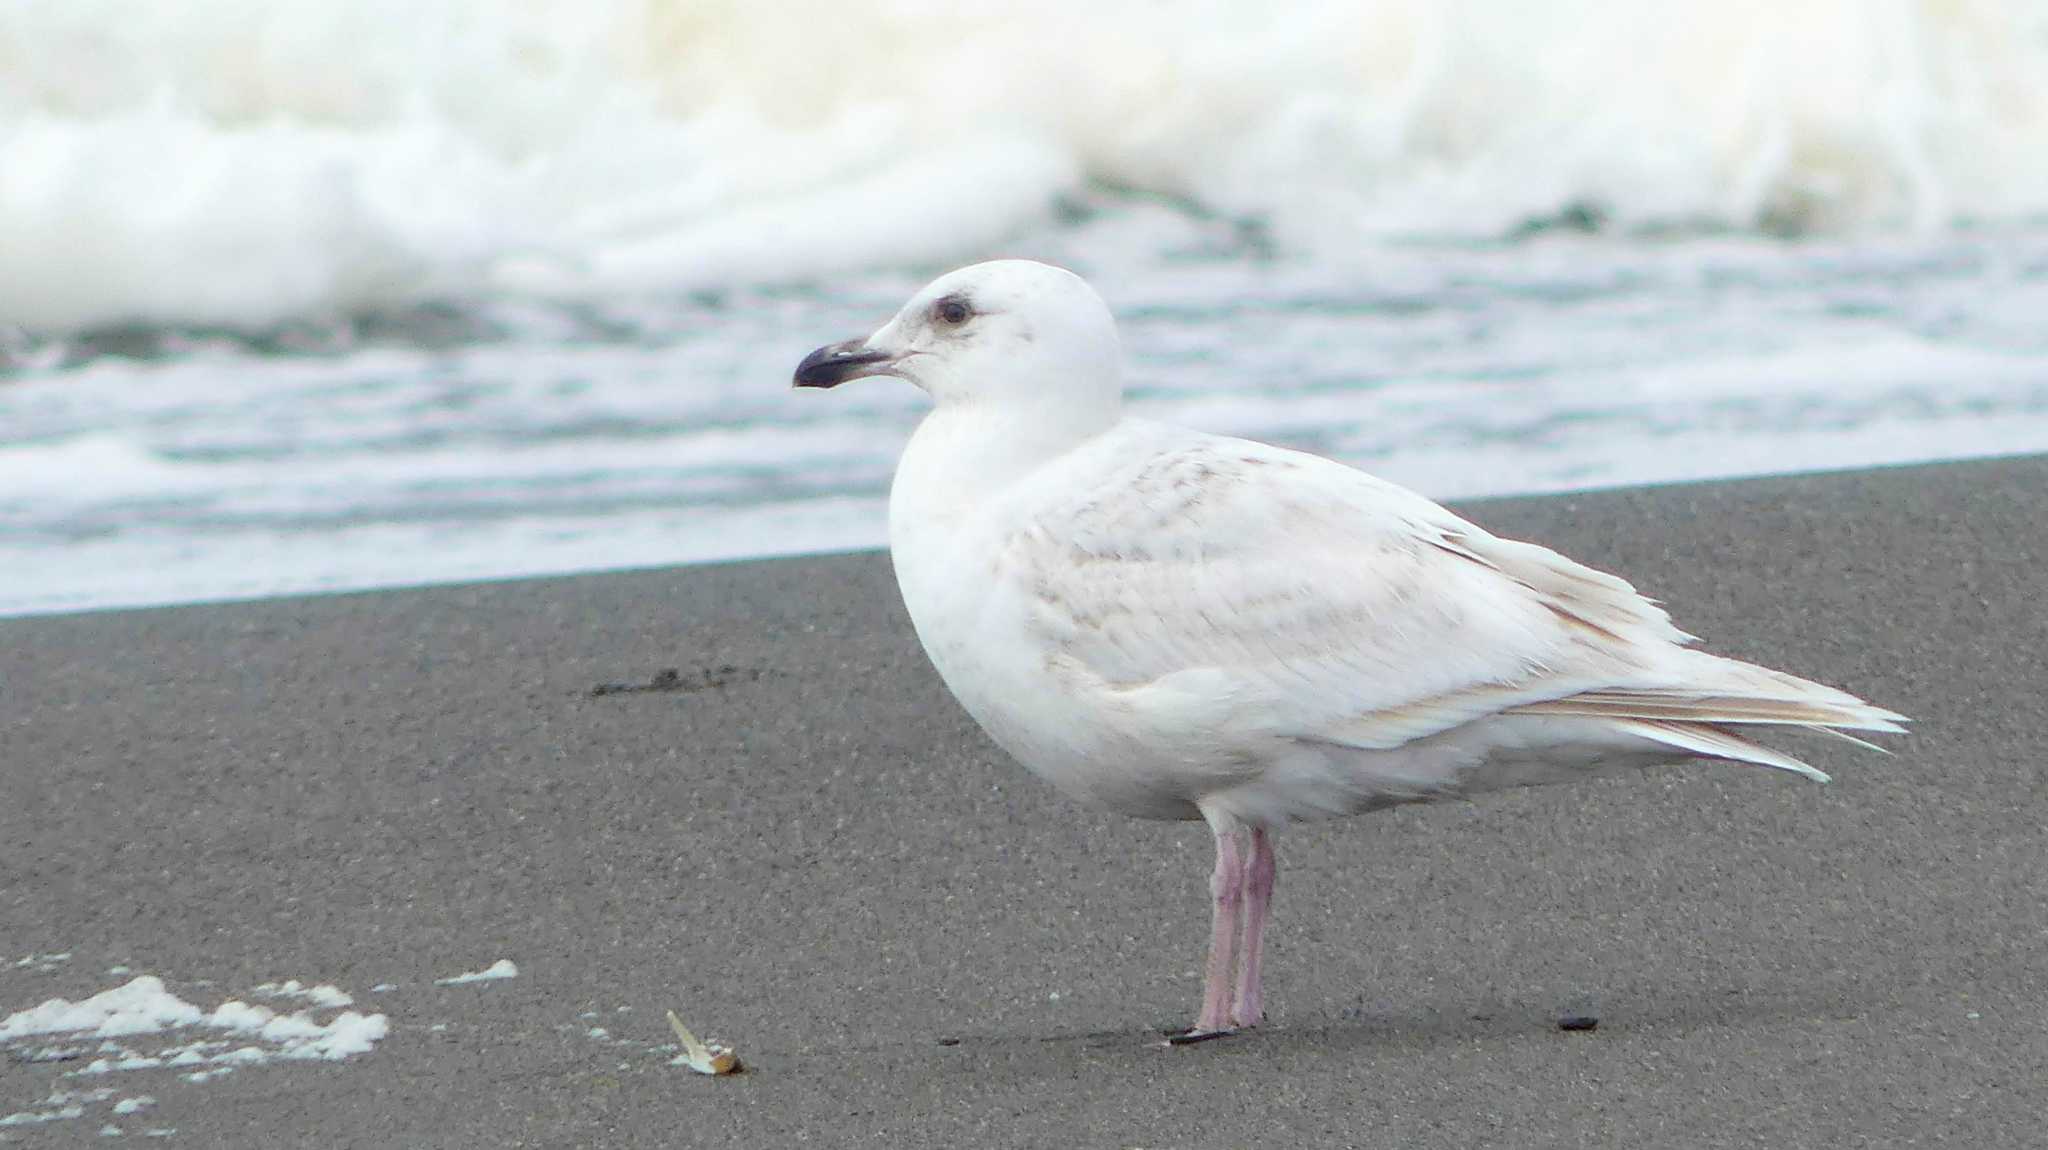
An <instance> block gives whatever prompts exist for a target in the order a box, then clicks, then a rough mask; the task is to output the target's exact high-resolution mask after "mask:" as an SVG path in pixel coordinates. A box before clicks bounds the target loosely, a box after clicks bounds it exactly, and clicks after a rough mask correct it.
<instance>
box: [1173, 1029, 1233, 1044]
mask: <svg viewBox="0 0 2048 1150" xmlns="http://www.w3.org/2000/svg"><path fill="white" fill-rule="evenodd" d="M1236 1033H1237V1031H1235V1030H1232V1029H1229V1028H1225V1029H1223V1030H1184V1031H1182V1032H1180V1033H1179V1034H1169V1035H1167V1036H1166V1044H1167V1045H1168V1046H1193V1045H1194V1044H1195V1043H1197V1042H1207V1041H1209V1040H1210V1039H1213V1038H1229V1037H1230V1036H1231V1035H1233V1034H1236Z"/></svg>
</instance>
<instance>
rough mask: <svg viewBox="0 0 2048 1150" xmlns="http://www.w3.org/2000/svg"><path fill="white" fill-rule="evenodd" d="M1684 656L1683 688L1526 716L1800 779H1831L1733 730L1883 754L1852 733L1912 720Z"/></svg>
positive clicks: (1634, 690) (1774, 677) (1788, 680)
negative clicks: (1599, 724) (1827, 741)
mask: <svg viewBox="0 0 2048 1150" xmlns="http://www.w3.org/2000/svg"><path fill="white" fill-rule="evenodd" d="M1688 654H1689V659H1688V663H1689V664H1690V665H1689V666H1687V667H1686V671H1687V672H1688V673H1687V675H1686V680H1687V684H1688V685H1686V686H1682V687H1673V686H1642V687H1635V686H1631V687H1602V688H1597V689H1594V690H1590V691H1581V692H1579V693H1578V694H1575V695H1567V696H1565V697H1564V698H1561V699H1550V700H1546V701H1543V702H1539V703H1526V704H1524V705H1522V706H1520V707H1516V708H1514V710H1515V711H1518V712H1521V713H1524V714H1538V715H1570V716H1574V717H1578V718H1587V719H1605V720H1608V721H1610V722H1611V723H1612V724H1613V728H1614V729H1615V730H1617V731H1621V732H1625V733H1627V734H1631V735H1635V736H1637V737H1639V738H1646V739H1649V740H1651V741H1653V742H1657V743H1662V744H1664V745H1665V746H1669V747H1676V748H1679V749H1681V750H1686V751H1690V752H1692V753H1693V754H1696V755H1700V756H1702V757H1705V758H1711V759H1726V760H1729V761H1732V762H1738V763H1755V764H1756V765H1758V766H1764V767H1775V768H1777V769H1778V770H1781V771H1790V772H1792V773H1793V774H1797V775H1804V776H1806V777H1807V778H1810V779H1814V780H1816V781H1818V782H1826V781H1827V779H1828V777H1827V776H1826V775H1825V774H1822V773H1821V772H1820V771H1817V770H1815V769H1814V768H1813V767H1812V766H1810V765H1808V764H1806V763H1804V762H1801V761H1800V760H1798V759H1795V758H1793V757H1792V756H1790V755H1787V754H1785V753H1783V752H1781V751H1776V750H1773V749H1771V748H1769V747H1766V746H1764V745H1762V744H1760V743H1756V742H1752V741H1751V740H1750V739H1748V738H1747V737H1745V736H1744V735H1742V734H1738V733H1736V732H1735V731H1733V730H1730V729H1729V728H1730V727H1740V726H1762V727H1786V728H1790V729H1794V730H1803V731H1818V732H1820V733H1822V734H1828V735H1833V736H1834V737H1836V738H1839V739H1845V740H1847V741H1849V742H1851V743H1854V744H1856V745H1857V746H1859V747H1866V748H1869V749H1870V750H1874V751H1880V752H1882V751H1883V748H1882V747H1878V746H1876V745H1874V744H1872V743H1870V742H1867V741H1865V740H1863V739H1859V738H1857V737H1856V736H1854V735H1851V734H1848V733H1847V732H1849V731H1883V732H1892V733H1899V732H1903V731H1904V730H1905V727H1904V726H1902V725H1901V724H1903V723H1906V722H1908V721H1910V720H1908V719H1907V718H1906V716H1904V715H1901V714H1899V713H1898V712H1896V711H1888V710H1886V709H1884V708H1883V707H1877V706H1872V705H1871V704H1869V703H1866V702H1864V701H1863V700H1862V699H1859V698H1857V697H1856V696H1854V695H1851V694H1849V693H1848V692H1847V691H1840V690H1837V689H1835V688H1833V687H1829V686H1826V685H1824V684H1821V683H1816V682H1813V681H1812V680H1810V679H1801V678H1799V677H1798V676H1796V675H1788V674H1785V673H1784V672H1782V671H1773V670H1770V669H1769V668H1766V667H1759V666H1756V665H1755V664H1752V663H1743V662H1739V661H1737V660H1734V659H1723V658H1718V657H1716V656H1712V655H1705V654H1691V653H1688Z"/></svg>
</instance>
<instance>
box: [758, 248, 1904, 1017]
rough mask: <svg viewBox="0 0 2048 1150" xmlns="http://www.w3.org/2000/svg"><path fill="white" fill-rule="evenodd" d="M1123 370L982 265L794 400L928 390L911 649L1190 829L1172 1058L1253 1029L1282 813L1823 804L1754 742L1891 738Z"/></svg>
mask: <svg viewBox="0 0 2048 1150" xmlns="http://www.w3.org/2000/svg"><path fill="white" fill-rule="evenodd" d="M1121 360H1122V353H1121V349H1120V347H1119V344H1118V341H1117V334H1116V325H1115V321H1114V320H1113V319H1112V318H1111V316H1110V313H1109V309H1108V307H1107V306H1105V305H1104V304H1103V302H1102V300H1101V298H1100V297H1099V296H1097V295H1096V294H1095V291H1094V290H1093V289H1092V288H1090V287H1089V286H1088V285H1087V284H1086V283H1085V282H1084V281H1082V280H1081V279H1080V277H1078V276H1075V275H1074V274H1072V273H1071V272H1067V271H1063V270H1061V269H1058V268H1053V267H1048V266H1046V265H1044V264H1037V263H1031V262H1027V261H1022V260H1002V261H997V262H993V263H984V264H977V265H975V266H973V267H969V268H964V269H961V270H959V271H956V272H953V273H951V274H949V275H946V276H943V277H941V278H940V279H938V280H936V281H935V282H933V283H932V284H930V285H929V286H927V287H926V288H925V289H924V290H922V291H920V292H919V293H918V294H917V295H916V296H915V297H914V298H913V299H911V301H910V302H909V303H908V304H906V305H904V307H903V310H902V311H900V312H898V313H897V315H896V317H895V318H894V319H892V320H890V321H889V322H888V323H887V324H885V325H884V326H883V327H882V328H881V329H880V330H879V331H877V332H875V333H874V334H873V335H871V336H868V337H867V338H865V339H856V340H849V341H847V342H845V343H839V344H833V345H831V346H829V347H823V348H819V349H818V350H817V351H816V352H813V353H812V354H811V355H810V356H809V357H808V358H806V359H805V360H804V361H803V363H802V365H801V366H799V367H798V369H797V372H796V380H795V382H796V383H797V385H799V386H804V387H832V386H835V385H837V384H840V383H844V382H846V381H847V380H850V379H855V378H859V377H861V376H869V375H891V376H895V377H897V378H900V379H904V380H908V381H909V382H910V383H913V384H915V385H917V386H918V387H920V388H922V389H924V390H925V391H926V392H927V393H929V395H930V396H931V398H932V400H933V403H934V407H933V410H932V412H931V413H930V414H929V415H928V416H926V418H925V419H924V421H923V423H922V424H920V425H919V427H918V429H917V433H916V434H915V435H914V436H912V438H911V440H910V444H909V446H908V447H906V448H905V449H904V452H903V458H902V461H901V463H900V464H899V465H898V467H897V470H896V480H895V484H894V486H893V487H892V488H891V490H890V493H889V549H890V552H891V554H892V556H893V558H894V561H895V566H896V577H897V581H898V583H899V584H900V585H901V587H902V591H903V601H904V604H905V605H906V606H907V607H908V608H909V611H910V617H911V621H912V622H913V623H914V624H915V625H916V627H917V635H918V638H919V639H920V640H921V641H922V642H923V644H924V649H925V651H926V652H927V653H928V654H929V655H930V656H931V660H932V662H933V664H934V665H935V666H936V667H937V668H938V671H939V674H940V675H941V676H942V677H943V678H944V679H945V681H946V685H947V686H948V687H949V688H951V690H952V691H953V694H954V695H955V696H956V697H958V699H959V700H960V702H961V704H962V705H963V706H965V707H966V709H967V711H968V713H969V714H971V715H972V716H973V717H974V718H975V720H976V721H977V722H979V723H980V724H981V726H982V727H983V728H984V729H986V730H987V732H988V734H989V735H990V737H991V738H993V739H994V740H995V741H996V742H997V743H998V744H999V745H1001V746H1002V747H1003V748H1004V749H1005V750H1007V751H1008V752H1009V753H1010V754H1012V755H1014V756H1016V758H1017V759H1018V760H1019V761H1020V762H1022V763H1023V764H1024V765H1025V766H1026V767H1028V768H1030V769H1031V770H1032V771H1033V772H1035V773H1036V774H1038V775H1041V776H1043V777H1044V778H1045V779H1047V780H1049V781H1050V782H1051V783H1052V784H1053V785H1054V786H1056V787H1058V788H1059V789H1060V790H1061V791H1064V792H1065V793H1067V794H1069V795H1071V796H1073V797H1074V798H1076V799H1079V800H1081V801H1083V802H1088V803H1093V804H1096V805H1099V806H1104V807H1108V808H1110V809H1113V810H1118V811H1122V812H1124V813H1126V814H1131V815H1136V816H1138V817H1141V818H1159V819H1195V818H1200V819H1204V820H1206V821H1207V823H1208V824H1209V827H1210V829H1211V831H1212V832H1213V833H1214V835H1215V839H1216V869H1215V873H1214V875H1213V876H1212V878H1211V892H1212V894H1213V896H1214V906H1213V911H1214V917H1213V920H1212V925H1211V935H1210V942H1209V961H1208V967H1207V978H1206V982H1205V987H1204V990H1203V996H1202V1006H1201V1011H1200V1013H1199V1014H1198V1015H1197V1017H1196V1019H1195V1023H1194V1028H1193V1029H1192V1030H1191V1031H1190V1032H1189V1034H1190V1035H1191V1036H1207V1035H1212V1034H1217V1033H1224V1032H1228V1031H1229V1030H1231V1029H1234V1028H1236V1027H1243V1026H1252V1025H1255V1024H1257V1023H1258V1022H1259V1021H1260V1019H1261V1017H1262V1013H1263V1012H1262V1009H1261V1005H1260V979H1259V962H1260V954H1261V948H1262V940H1263V937H1264V930H1265V923H1266V912H1267V907H1268V905H1269V901H1270V899H1271V896H1272V888H1273V875H1274V856H1273V835H1274V833H1275V832H1276V831H1277V830H1278V829H1279V828H1280V827H1282V826H1284V825H1286V824H1287V823H1290V822H1295V821H1300V820H1306V819H1321V818H1332V817H1336V816H1340V815H1350V814H1357V813H1360V812H1363V811H1371V810H1376V809H1379V808H1383V807H1387V806H1392V805H1395V804H1399V803H1409V802H1421V801H1427V800H1431V799H1440V798H1449V797H1462V796H1467V795H1472V794H1476V793H1479V792H1483V791H1490V790H1497V789H1500V788H1503V787H1514V786H1528V785H1533V784H1538V783H1554V782H1565V781H1569V780H1572V779H1578V778H1583V777H1586V776H1588V775H1591V774H1594V773H1597V772H1605V771H1611V770H1617V769H1622V768H1631V767H1645V766H1651V765H1655V764H1659V763H1670V762H1676V761H1680V760H1685V759H1691V758H1705V759H1717V760H1723V761H1727V762H1735V763H1754V764H1758V765H1761V766H1767V767H1775V768H1778V769H1780V770H1784V771H1790V772H1792V773H1795V774H1800V775H1804V776H1806V777H1808V778H1811V779H1815V780H1817V781H1822V782H1825V781H1826V780H1827V776H1826V775H1824V774H1822V773H1821V772H1819V771H1817V770H1815V769H1813V768H1812V767H1810V766H1808V765H1807V764H1805V763H1803V762H1800V761H1799V760H1798V759H1795V758H1792V757H1790V756H1788V755H1786V754H1783V753H1781V752H1779V751H1775V750H1772V749H1770V748H1768V747H1765V746H1762V745H1760V744H1758V743H1755V742H1752V741H1751V740H1750V739H1749V738H1748V737H1747V732H1748V731H1749V730H1750V729H1752V728H1756V727H1789V728H1795V729H1800V730H1808V731H1824V732H1829V733H1834V734H1841V732H1842V731H1844V730H1858V731H1898V730H1900V729H1901V728H1900V727H1899V725H1898V724H1899V723H1901V722H1903V721H1905V720H1904V717H1903V716H1901V715H1897V714H1894V713H1892V712H1891V711H1887V710H1883V709H1881V708H1878V707H1874V706H1871V705H1869V704H1867V703H1865V702H1863V701H1862V700H1860V699H1858V698H1856V697H1855V696H1853V695H1849V694H1846V693H1844V692H1842V691H1838V690H1835V689H1834V688H1832V687H1826V686H1823V685H1821V684H1819V683H1814V682H1810V681H1808V680H1805V679H1800V678H1795V677H1793V676H1791V675H1787V674H1784V673H1781V672H1778V671H1772V670H1769V669H1767V668H1764V667H1759V666H1755V665H1753V664H1749V663H1742V662H1737V661H1735V660H1733V659H1725V658H1721V657H1719V656H1715V655H1710V654H1707V653H1705V652H1703V651H1698V650H1694V649H1691V648H1690V647H1688V646H1687V644H1689V643H1691V642H1692V641H1693V637H1692V636H1690V635H1687V634H1686V633H1684V632H1683V631H1680V630H1679V629H1678V628H1676V627H1674V626H1672V624H1671V622H1670V620H1669V619H1668V618H1667V617H1666V615H1665V613H1664V611H1663V610H1662V609H1660V608H1659V607H1658V606H1657V605H1656V604H1655V603H1653V602H1651V601H1650V600H1648V599H1646V598H1644V597H1642V596H1641V595H1639V594H1637V593H1636V590H1635V588H1634V587H1632V586H1630V585H1629V584H1628V583H1626V582H1624V581H1623V580H1621V579H1619V578H1616V577H1615V576H1613V575H1609V574H1606V573H1604V572H1600V571H1596V570H1593V569H1592V568H1590V567H1586V566H1583V565H1581V564H1579V563H1575V562H1573V561H1572V560H1570V559H1567V558H1565V557H1564V556H1562V555H1559V554H1558V553H1557V552H1555V551H1551V550H1549V549H1548V548H1544V547H1540V546H1537V545H1535V544H1531V543H1521V542H1516V541H1514V540H1510V539H1502V538H1500V537H1498V536H1495V535H1492V534H1490V533H1488V532H1487V531H1486V530H1485V529H1484V528H1481V527H1478V526H1475V525H1474V524H1472V523H1470V522H1467V521H1466V520H1464V519H1461V518H1459V517H1458V516H1457V515H1454V514H1452V513H1451V512H1450V511H1448V510H1446V509H1444V508H1443V507H1440V506H1438V505H1437V504H1435V503H1433V502H1431V501H1429V500H1428V499H1425V498H1423V497H1422V496H1420V495H1417V494H1415V493H1414V492H1411V491H1408V490H1406V489H1405V488H1401V487H1398V486H1395V485H1394V484H1392V483H1388V482H1386V481H1384V480H1381V479H1376V478H1374V477H1373V476H1371V475H1368V474H1366V473H1364V472H1362V471H1358V470H1356V469H1354V468H1351V467H1346V466H1344V465H1343V464H1339V463H1335V462H1332V461H1331V460H1328V459H1323V458H1320V457H1318V456H1314V455H1306V454H1303V453H1301V452H1298V451H1288V450H1285V449H1283V448H1278V447H1272V446H1268V445H1266V444H1263V443H1255V442H1251V441H1249V440H1243V439H1231V438H1227V437H1224V436H1218V435H1207V434H1203V433H1201V432H1197V431H1190V430H1186V429H1183V428H1178V427H1171V426H1167V425H1164V424H1159V423H1152V422H1148V421H1145V420H1141V419H1135V418H1132V417H1130V416H1128V415H1126V414H1124V410H1123V384H1122V362H1121ZM1842 737H1844V738H1849V739H1850V740H1851V741H1852V742H1858V743H1861V740H1857V739H1854V738H1853V737H1852V736H1848V735H1842ZM1863 745H1865V746H1868V744H1863Z"/></svg>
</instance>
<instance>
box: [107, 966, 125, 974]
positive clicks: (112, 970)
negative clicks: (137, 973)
mask: <svg viewBox="0 0 2048 1150" xmlns="http://www.w3.org/2000/svg"><path fill="white" fill-rule="evenodd" d="M107 973H108V974H112V975H122V974H127V973H128V968H127V967H125V966H110V967H108V968H107Z"/></svg>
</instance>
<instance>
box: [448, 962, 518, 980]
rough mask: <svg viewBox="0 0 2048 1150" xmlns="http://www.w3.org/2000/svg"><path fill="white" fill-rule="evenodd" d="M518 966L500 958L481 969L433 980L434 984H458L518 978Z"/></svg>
mask: <svg viewBox="0 0 2048 1150" xmlns="http://www.w3.org/2000/svg"><path fill="white" fill-rule="evenodd" d="M518 977H519V967H518V966H517V965H515V964H514V963H513V961H512V960H511V959H509V958H501V959H499V960H498V961H496V962H494V963H492V964H491V965H489V966H487V967H484V968H483V969H482V970H469V971H464V972H463V973H461V974H456V975H451V976H449V977H447V978H437V979H435V980H434V985H436V986H460V985H462V984H463V983H466V982H489V981H491V980H493V979H499V978H518Z"/></svg>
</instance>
